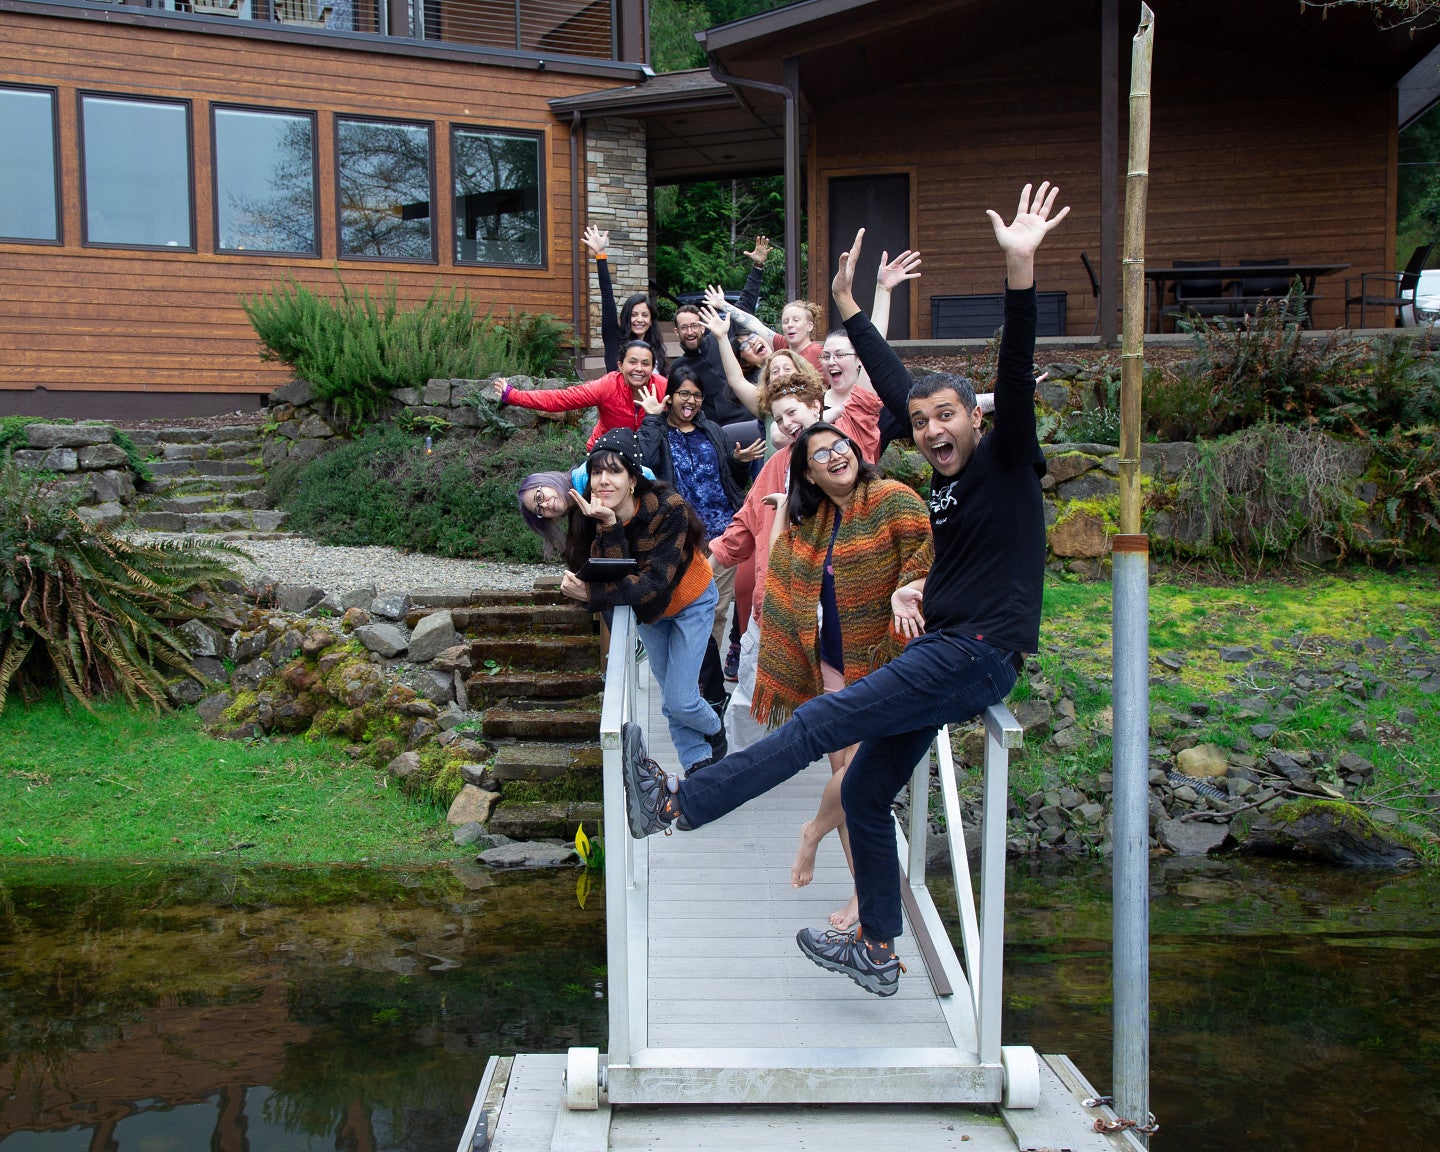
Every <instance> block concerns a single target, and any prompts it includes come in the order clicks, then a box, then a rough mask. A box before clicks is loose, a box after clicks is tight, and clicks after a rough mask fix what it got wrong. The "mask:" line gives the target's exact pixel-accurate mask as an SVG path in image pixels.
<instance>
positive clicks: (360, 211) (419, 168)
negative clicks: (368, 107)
mask: <svg viewBox="0 0 1440 1152" xmlns="http://www.w3.org/2000/svg"><path fill="white" fill-rule="evenodd" d="M337 135H338V142H339V143H338V148H337V152H336V177H337V179H338V181H339V184H340V255H342V256H386V257H390V258H392V259H401V260H433V259H434V258H435V249H434V243H433V237H432V233H431V228H430V132H429V129H427V128H425V127H424V126H423V125H419V124H387V123H376V122H374V121H368V120H340V121H338V122H337Z"/></svg>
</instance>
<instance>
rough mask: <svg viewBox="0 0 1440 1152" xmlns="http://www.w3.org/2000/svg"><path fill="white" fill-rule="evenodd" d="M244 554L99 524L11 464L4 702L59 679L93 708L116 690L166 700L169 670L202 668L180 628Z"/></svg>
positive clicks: (1, 518)
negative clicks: (230, 560)
mask: <svg viewBox="0 0 1440 1152" xmlns="http://www.w3.org/2000/svg"><path fill="white" fill-rule="evenodd" d="M242 555H243V553H241V552H240V551H239V550H238V549H236V548H233V547H230V546H228V545H219V544H206V545H201V544H194V543H179V542H166V543H156V544H136V543H131V542H130V541H127V540H124V539H121V538H120V537H118V536H116V535H114V534H112V533H110V532H106V531H104V530H102V529H95V528H91V527H89V526H87V525H86V524H85V522H84V521H83V520H81V519H80V517H79V516H78V515H76V513H75V507H74V502H73V499H72V498H68V497H65V496H62V495H59V494H57V493H56V492H55V491H54V489H53V487H52V486H50V485H47V484H45V483H43V482H41V481H40V480H39V479H38V478H36V477H35V476H34V475H32V474H30V473H27V472H25V471H23V470H22V469H20V468H18V467H16V466H15V464H14V463H13V462H12V461H10V460H8V459H6V460H4V461H3V462H0V711H3V710H4V707H5V701H6V698H7V696H8V693H9V689H10V687H11V685H12V684H19V685H21V686H24V687H30V686H36V687H38V686H40V685H43V684H46V683H47V682H49V681H54V682H55V683H57V684H58V685H59V687H60V690H61V692H62V693H63V694H64V695H65V697H66V698H67V699H73V700H77V701H79V702H80V703H82V704H85V705H86V706H87V707H88V704H89V701H90V700H92V699H94V698H96V697H98V696H108V695H111V694H113V693H115V692H119V693H120V694H121V695H123V696H124V697H125V698H126V699H127V700H129V701H130V702H131V703H139V702H140V701H142V700H144V701H149V702H150V703H152V704H154V705H155V706H156V707H164V706H165V705H166V698H165V679H166V677H165V671H166V670H169V671H171V672H172V673H173V672H179V673H182V674H184V675H187V676H192V677H194V678H196V679H199V678H200V677H199V674H198V673H197V672H196V671H195V668H194V666H193V665H192V664H191V662H190V654H189V648H188V646H187V644H186V641H185V638H184V637H182V636H181V635H180V634H179V633H178V632H177V631H176V629H177V627H178V626H179V625H180V624H183V623H184V622H185V621H187V620H193V619H200V618H203V617H204V616H205V615H206V614H207V613H206V610H205V608H204V605H205V604H206V603H208V602H209V599H210V596H211V595H212V594H213V592H214V591H215V586H216V585H217V584H218V582H219V581H221V580H226V579H233V578H234V576H235V573H234V572H233V571H232V570H231V568H230V567H229V565H228V564H227V563H226V560H227V557H228V556H237V557H238V556H242Z"/></svg>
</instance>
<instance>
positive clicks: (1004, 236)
mask: <svg viewBox="0 0 1440 1152" xmlns="http://www.w3.org/2000/svg"><path fill="white" fill-rule="evenodd" d="M1030 188H1031V186H1030V185H1029V184H1026V185H1025V187H1024V188H1022V189H1021V190H1020V206H1019V207H1018V208H1017V209H1016V210H1015V219H1014V220H1012V221H1011V222H1010V223H1009V224H1006V223H1005V221H1004V219H1003V218H1002V217H1001V216H1000V214H999V213H998V212H996V211H995V210H994V209H993V208H987V209H986V210H985V215H987V216H988V217H990V223H991V224H992V225H993V226H994V228H995V240H996V242H997V243H998V244H999V245H1000V249H1001V251H1002V252H1004V253H1005V254H1006V255H1007V256H1010V255H1017V256H1033V255H1034V254H1035V250H1036V249H1037V248H1039V247H1040V242H1041V241H1042V240H1044V239H1045V237H1046V235H1047V234H1048V233H1049V231H1050V229H1052V228H1054V227H1055V225H1057V224H1059V223H1060V221H1062V220H1063V219H1065V217H1066V216H1068V215H1069V214H1070V208H1069V206H1068V205H1067V206H1066V207H1064V208H1061V209H1060V211H1059V212H1057V213H1055V217H1054V219H1051V218H1050V210H1051V209H1052V208H1053V207H1054V206H1055V197H1056V196H1057V195H1059V193H1060V189H1059V188H1058V187H1057V188H1052V187H1051V186H1050V182H1049V181H1048V180H1047V181H1045V182H1044V183H1043V184H1041V185H1040V187H1039V188H1038V189H1036V190H1035V194H1034V196H1033V197H1032V196H1031V194H1030Z"/></svg>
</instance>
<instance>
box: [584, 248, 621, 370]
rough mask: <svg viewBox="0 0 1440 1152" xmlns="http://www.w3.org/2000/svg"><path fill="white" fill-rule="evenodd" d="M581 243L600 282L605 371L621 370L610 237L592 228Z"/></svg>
mask: <svg viewBox="0 0 1440 1152" xmlns="http://www.w3.org/2000/svg"><path fill="white" fill-rule="evenodd" d="M580 242H581V243H582V244H584V245H585V247H586V248H588V249H590V251H591V252H592V253H593V254H594V256H595V275H596V277H597V278H598V279H599V281H600V342H601V344H602V345H603V346H604V348H605V371H607V372H614V371H615V370H616V369H617V368H619V367H620V317H619V314H618V313H617V312H616V311H615V286H614V284H612V283H611V282H610V259H609V252H610V233H609V232H602V231H601V230H600V229H599V228H596V227H595V225H593V224H591V225H590V226H589V227H588V228H586V229H585V232H584V234H583V235H582V236H581V237H580Z"/></svg>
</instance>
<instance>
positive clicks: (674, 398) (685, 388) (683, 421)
mask: <svg viewBox="0 0 1440 1152" xmlns="http://www.w3.org/2000/svg"><path fill="white" fill-rule="evenodd" d="M704 399H705V397H704V395H703V394H702V393H701V392H700V386H699V385H698V384H696V383H694V382H693V381H690V380H684V381H681V383H680V384H679V385H677V386H676V389H675V391H674V392H671V393H669V394H668V395H667V396H666V397H665V407H666V408H667V409H669V416H670V423H671V424H673V425H674V426H675V427H676V428H678V429H680V431H681V432H689V431H690V429H692V428H694V427H695V414H696V413H697V412H699V411H700V406H701V404H702V403H703V401H704Z"/></svg>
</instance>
